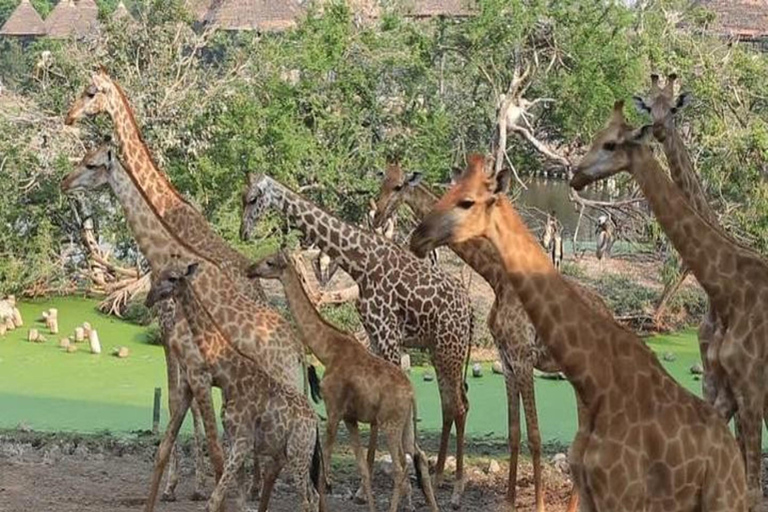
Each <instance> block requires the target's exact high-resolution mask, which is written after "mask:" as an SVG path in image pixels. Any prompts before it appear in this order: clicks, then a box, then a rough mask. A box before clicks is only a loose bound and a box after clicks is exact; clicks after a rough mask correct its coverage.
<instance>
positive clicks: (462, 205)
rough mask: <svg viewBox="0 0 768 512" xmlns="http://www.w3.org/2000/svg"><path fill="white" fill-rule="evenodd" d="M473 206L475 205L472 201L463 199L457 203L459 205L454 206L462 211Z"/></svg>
mask: <svg viewBox="0 0 768 512" xmlns="http://www.w3.org/2000/svg"><path fill="white" fill-rule="evenodd" d="M474 205H475V202H474V201H473V200H471V199H463V200H461V201H459V203H458V204H457V205H456V206H458V207H459V208H461V209H462V210H469V209H470V208H472V207H473V206H474Z"/></svg>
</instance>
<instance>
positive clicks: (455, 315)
mask: <svg viewBox="0 0 768 512" xmlns="http://www.w3.org/2000/svg"><path fill="white" fill-rule="evenodd" d="M270 208H273V209H276V210H278V211H280V212H281V213H283V214H284V215H285V216H286V217H287V219H288V222H289V223H290V224H292V225H293V226H295V227H296V228H298V229H299V230H301V231H302V232H303V233H304V235H305V236H307V237H309V238H310V239H312V241H313V242H314V243H315V244H317V245H318V246H319V247H320V249H322V250H323V251H324V252H325V253H327V254H328V255H329V256H330V257H331V258H335V259H336V260H337V261H338V263H339V266H340V267H341V268H342V269H344V270H345V271H346V272H347V273H348V274H349V275H350V276H351V277H352V278H353V279H354V280H355V281H356V282H357V285H358V287H359V289H360V293H359V297H358V299H357V302H356V308H357V311H358V313H359V314H360V319H361V320H362V323H363V326H364V327H365V329H366V332H367V333H368V336H369V338H370V340H371V346H372V347H373V348H374V350H376V351H377V352H378V353H379V354H381V355H382V356H383V357H384V358H385V359H387V360H388V361H390V362H392V363H394V364H399V363H400V348H401V346H403V345H405V346H410V347H418V348H428V349H429V350H430V351H431V356H432V361H433V363H434V365H435V370H436V373H437V381H438V388H439V391H440V399H441V403H442V413H443V426H442V434H441V438H440V449H439V452H438V457H437V464H436V468H435V487H439V486H440V483H441V482H442V478H443V470H444V466H445V458H446V457H445V456H446V451H447V448H448V439H449V436H450V433H451V427H452V425H453V424H454V423H455V425H456V479H455V482H454V487H453V493H452V495H451V505H452V506H453V507H455V508H458V507H459V506H460V502H461V495H462V493H463V490H464V456H463V454H464V426H465V422H466V416H467V411H468V410H469V402H468V400H467V396H466V390H465V383H466V380H465V374H464V372H465V370H464V367H465V364H466V362H468V357H469V345H470V343H471V339H472V321H473V315H472V308H471V306H470V302H469V297H468V293H467V290H466V289H465V288H464V287H462V286H461V284H460V283H459V282H458V281H457V280H456V279H454V278H452V277H451V276H448V275H446V274H445V273H443V272H442V271H441V270H440V269H439V268H437V267H434V266H432V265H430V264H428V263H425V262H423V261H421V260H419V259H418V258H416V257H415V256H414V255H413V254H410V253H409V252H407V251H404V250H402V249H401V248H400V247H398V246H397V245H396V244H394V243H393V242H391V241H389V240H386V239H385V238H383V237H380V236H378V235H376V234H374V233H370V232H366V231H362V230H360V229H357V228H355V227H353V226H351V225H349V224H346V223H344V222H342V221H341V220H339V219H338V218H336V217H334V216H333V215H331V214H329V213H327V212H326V211H324V210H322V209H321V208H318V207H317V206H315V205H314V204H312V203H311V202H309V201H307V200H306V199H304V198H302V197H301V196H299V195H298V194H296V193H295V192H293V191H291V190H290V189H289V188H288V187H286V186H285V185H283V184H281V183H279V182H278V181H276V180H274V179H272V178H270V177H268V176H265V175H256V174H254V175H251V176H250V177H249V182H248V185H247V187H246V189H245V191H244V193H243V220H242V224H241V236H242V238H243V239H248V238H249V236H250V232H251V230H252V229H253V226H254V224H255V223H256V222H257V220H258V219H259V218H260V217H261V216H262V215H263V214H264V213H265V212H266V211H267V210H268V209H270Z"/></svg>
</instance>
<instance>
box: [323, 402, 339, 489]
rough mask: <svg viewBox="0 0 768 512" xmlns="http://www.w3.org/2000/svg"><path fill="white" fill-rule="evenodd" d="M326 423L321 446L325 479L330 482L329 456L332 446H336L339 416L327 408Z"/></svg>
mask: <svg viewBox="0 0 768 512" xmlns="http://www.w3.org/2000/svg"><path fill="white" fill-rule="evenodd" d="M326 410H327V412H328V421H327V422H326V424H325V445H324V446H323V465H324V466H325V479H326V480H327V481H328V482H330V481H331V454H332V453H333V445H334V444H336V433H337V432H338V430H339V421H340V420H339V415H338V413H337V412H336V410H335V409H333V408H332V407H327V409H326Z"/></svg>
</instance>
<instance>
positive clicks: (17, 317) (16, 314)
mask: <svg viewBox="0 0 768 512" xmlns="http://www.w3.org/2000/svg"><path fill="white" fill-rule="evenodd" d="M13 324H14V325H15V326H16V327H21V326H23V325H24V319H23V318H21V311H19V308H16V307H15V308H13Z"/></svg>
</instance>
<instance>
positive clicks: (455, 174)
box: [451, 166, 464, 185]
mask: <svg viewBox="0 0 768 512" xmlns="http://www.w3.org/2000/svg"><path fill="white" fill-rule="evenodd" d="M462 174H464V169H462V168H461V167H456V166H454V167H453V168H452V169H451V185H454V184H455V183H456V182H458V181H459V180H460V179H461V176H462Z"/></svg>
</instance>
